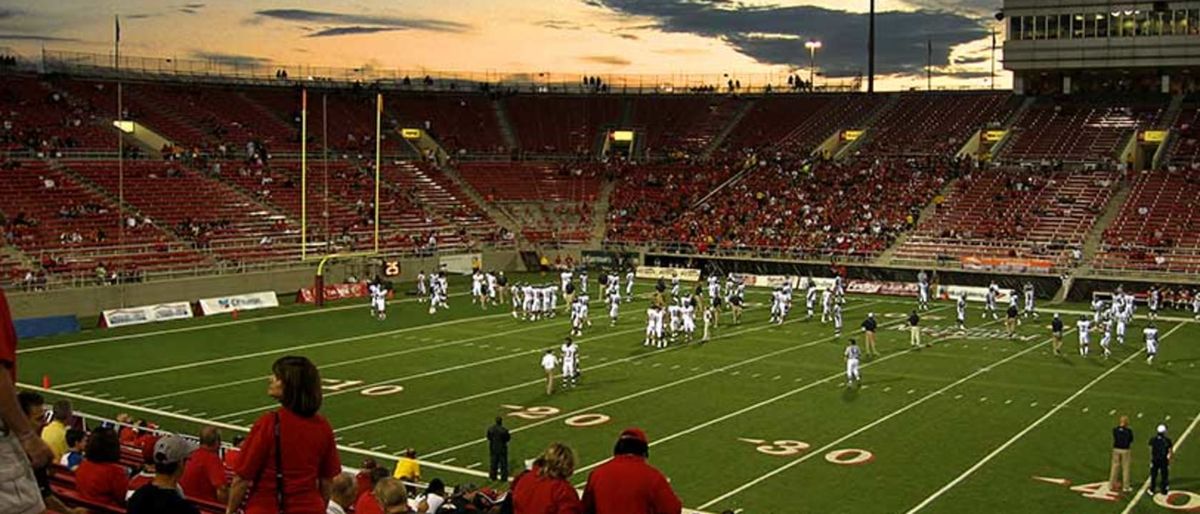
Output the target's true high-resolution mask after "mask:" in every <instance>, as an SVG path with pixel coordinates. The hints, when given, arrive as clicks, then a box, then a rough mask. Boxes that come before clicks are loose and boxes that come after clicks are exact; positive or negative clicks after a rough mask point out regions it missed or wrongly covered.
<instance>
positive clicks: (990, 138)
mask: <svg viewBox="0 0 1200 514" xmlns="http://www.w3.org/2000/svg"><path fill="white" fill-rule="evenodd" d="M1005 134H1008V131H1005V130H985V131H984V132H983V140H984V141H987V142H989V143H995V142H997V141H999V140H1001V139H1004V136H1005Z"/></svg>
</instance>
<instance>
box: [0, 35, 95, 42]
mask: <svg viewBox="0 0 1200 514" xmlns="http://www.w3.org/2000/svg"><path fill="white" fill-rule="evenodd" d="M0 41H52V42H55V43H74V42H78V41H80V40H79V39H76V38H73V37H56V36H39V35H37V34H0Z"/></svg>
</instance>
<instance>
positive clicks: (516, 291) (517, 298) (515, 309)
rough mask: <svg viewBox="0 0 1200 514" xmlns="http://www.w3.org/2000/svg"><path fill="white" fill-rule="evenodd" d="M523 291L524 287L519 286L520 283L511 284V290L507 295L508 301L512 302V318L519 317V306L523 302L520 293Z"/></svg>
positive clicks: (522, 296)
mask: <svg viewBox="0 0 1200 514" xmlns="http://www.w3.org/2000/svg"><path fill="white" fill-rule="evenodd" d="M524 292H525V289H524V288H522V287H521V284H513V286H512V292H511V293H509V295H508V299H509V301H510V302H512V316H513V319H521V306H523V305H524V304H525V298H524V295H523V294H522V293H524Z"/></svg>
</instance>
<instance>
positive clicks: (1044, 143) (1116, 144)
mask: <svg viewBox="0 0 1200 514" xmlns="http://www.w3.org/2000/svg"><path fill="white" fill-rule="evenodd" d="M1167 104H1168V101H1167V99H1166V98H1163V97H1154V96H1149V97H1145V98H1139V99H1129V98H1118V97H1112V98H1108V97H1093V98H1086V99H1078V98H1043V99H1039V100H1038V101H1037V102H1036V103H1035V104H1034V105H1033V106H1032V107H1030V108H1029V109H1028V110H1027V111H1026V112H1025V113H1024V114H1023V115H1022V116H1021V117H1020V119H1018V120H1017V121H1016V123H1015V125H1014V128H1013V134H1012V136H1011V140H1010V142H1009V144H1008V145H1007V146H1006V148H1004V149H1003V150H1001V152H1000V155H999V156H998V158H999V159H1000V160H1003V161H1005V162H1022V161H1062V162H1114V161H1115V160H1116V158H1117V153H1118V152H1119V151H1120V150H1121V145H1122V144H1124V143H1125V142H1127V141H1128V140H1129V137H1130V136H1131V135H1133V134H1134V133H1135V132H1136V131H1137V130H1138V129H1139V128H1146V127H1150V126H1153V125H1154V124H1155V123H1156V122H1158V120H1159V118H1160V117H1161V116H1162V114H1163V112H1164V111H1165V110H1166V108H1167Z"/></svg>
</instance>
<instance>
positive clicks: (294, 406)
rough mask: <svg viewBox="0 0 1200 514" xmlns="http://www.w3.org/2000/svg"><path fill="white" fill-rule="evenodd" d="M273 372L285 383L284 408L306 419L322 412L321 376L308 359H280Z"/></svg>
mask: <svg viewBox="0 0 1200 514" xmlns="http://www.w3.org/2000/svg"><path fill="white" fill-rule="evenodd" d="M271 372H272V373H274V374H275V377H276V378H278V379H279V381H280V382H283V397H281V398H280V399H279V403H280V404H282V405H283V408H285V409H287V410H290V411H292V412H293V413H295V414H296V415H298V416H301V417H305V418H309V417H312V416H313V415H314V414H316V413H317V411H319V410H321V398H322V396H321V374H320V373H319V372H317V367H316V366H314V365H313V363H312V361H310V360H308V358H307V357H280V358H279V360H277V361H275V364H274V365H272V366H271Z"/></svg>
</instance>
